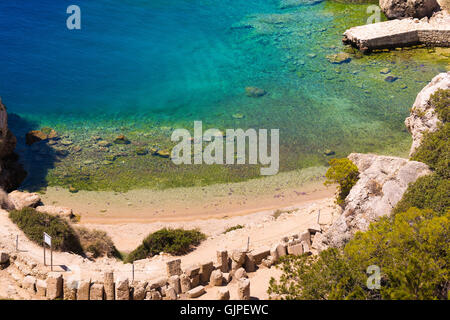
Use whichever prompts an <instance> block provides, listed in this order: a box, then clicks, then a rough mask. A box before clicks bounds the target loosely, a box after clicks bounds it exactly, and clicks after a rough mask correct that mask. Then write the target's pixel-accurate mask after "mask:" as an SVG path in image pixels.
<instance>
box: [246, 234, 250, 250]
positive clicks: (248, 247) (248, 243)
mask: <svg viewBox="0 0 450 320" xmlns="http://www.w3.org/2000/svg"><path fill="white" fill-rule="evenodd" d="M249 249H250V237H248V239H247V252H248V250H249Z"/></svg>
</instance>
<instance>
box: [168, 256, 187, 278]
mask: <svg viewBox="0 0 450 320" xmlns="http://www.w3.org/2000/svg"><path fill="white" fill-rule="evenodd" d="M166 270H167V277H171V276H179V275H180V274H182V273H183V271H182V270H181V259H175V260H171V261H168V262H167V263H166Z"/></svg>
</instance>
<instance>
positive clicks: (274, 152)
mask: <svg viewBox="0 0 450 320" xmlns="http://www.w3.org/2000/svg"><path fill="white" fill-rule="evenodd" d="M171 139H172V141H173V142H179V143H178V144H177V145H176V146H175V147H174V148H173V149H172V153H171V158H172V161H173V163H175V164H177V165H180V164H192V163H194V164H203V163H204V164H224V163H225V164H258V163H259V164H261V165H263V166H268V167H264V168H261V170H260V172H261V175H265V176H267V175H275V174H277V173H278V170H279V139H280V132H279V129H271V130H270V155H269V150H268V139H269V135H268V130H267V129H259V130H258V131H256V130H255V129H248V130H247V131H244V130H242V129H227V130H226V131H225V133H223V132H221V131H220V130H218V129H208V130H206V131H205V132H203V124H202V122H201V121H194V137H191V134H190V132H189V130H187V129H176V130H174V132H173V133H172V138H171ZM224 140H225V141H224ZM247 141H248V148H247ZM203 142H207V145H206V146H205V148H203ZM192 143H193V145H194V146H193V150H192ZM235 147H236V149H235ZM224 149H225V153H224ZM247 150H248V162H247V159H246V155H247Z"/></svg>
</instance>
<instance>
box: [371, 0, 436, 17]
mask: <svg viewBox="0 0 450 320" xmlns="http://www.w3.org/2000/svg"><path fill="white" fill-rule="evenodd" d="M380 7H381V10H382V11H383V12H384V14H385V15H386V17H388V18H389V19H398V18H419V19H421V18H423V17H431V16H432V15H433V13H434V12H436V11H439V10H440V6H439V3H438V1H437V0H380Z"/></svg>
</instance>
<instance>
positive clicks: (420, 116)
mask: <svg viewBox="0 0 450 320" xmlns="http://www.w3.org/2000/svg"><path fill="white" fill-rule="evenodd" d="M438 89H450V72H447V73H441V74H438V75H437V76H436V77H434V78H433V80H431V82H430V83H429V84H428V85H427V86H426V87H425V88H423V89H422V91H420V93H419V94H418V95H417V98H416V101H415V102H414V105H413V107H412V109H411V115H410V116H409V117H408V118H406V120H405V125H406V127H407V128H408V130H409V132H410V133H411V135H412V138H413V143H412V145H411V151H410V155H412V154H413V153H414V152H415V151H416V149H417V147H419V145H420V143H421V142H422V138H423V134H424V133H425V132H428V131H429V132H434V131H436V129H437V128H438V124H439V123H440V120H439V119H438V118H437V115H436V114H435V112H434V110H433V108H432V107H431V106H430V103H429V102H430V97H431V95H432V94H433V93H435V92H436V91H437V90H438Z"/></svg>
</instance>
